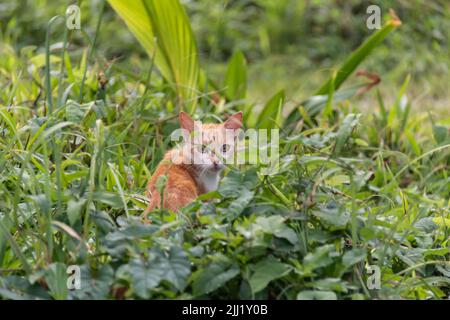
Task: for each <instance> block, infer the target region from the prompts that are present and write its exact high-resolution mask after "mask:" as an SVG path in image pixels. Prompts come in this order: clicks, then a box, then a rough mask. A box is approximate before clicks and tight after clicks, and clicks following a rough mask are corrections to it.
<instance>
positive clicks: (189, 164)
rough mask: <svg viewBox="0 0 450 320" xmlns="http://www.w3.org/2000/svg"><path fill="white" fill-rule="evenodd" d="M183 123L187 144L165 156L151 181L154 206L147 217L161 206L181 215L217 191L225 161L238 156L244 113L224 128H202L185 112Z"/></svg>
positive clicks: (231, 120) (180, 119)
mask: <svg viewBox="0 0 450 320" xmlns="http://www.w3.org/2000/svg"><path fill="white" fill-rule="evenodd" d="M179 121H180V127H181V129H183V130H182V131H183V135H182V136H183V138H184V141H183V144H182V145H181V146H179V147H177V148H174V149H172V150H169V151H168V152H167V153H166V154H165V156H164V159H163V160H162V161H161V163H160V164H159V165H158V167H157V168H156V170H155V172H154V174H153V176H152V177H151V179H150V181H149V183H148V186H147V196H148V197H149V199H150V205H149V207H148V209H147V210H146V213H148V212H149V211H151V210H152V209H154V208H161V204H162V207H163V208H165V209H170V210H172V211H174V212H177V211H179V210H180V209H181V208H182V207H184V206H186V205H187V204H189V203H191V202H192V201H193V200H195V199H196V198H197V197H198V196H199V195H201V194H204V193H208V192H211V191H213V190H216V189H217V187H218V184H219V179H220V172H221V171H222V169H223V168H224V167H225V165H224V160H225V159H226V158H227V157H230V154H231V156H232V154H233V152H234V144H235V141H236V140H235V132H236V131H237V130H238V129H240V128H241V126H242V112H239V113H236V114H234V115H232V116H231V117H230V118H229V119H228V120H227V121H225V122H224V123H222V124H203V125H201V124H200V123H197V122H194V120H193V119H192V118H191V117H190V116H189V115H188V114H186V113H184V112H181V113H180V115H179ZM230 133H231V134H232V136H231V138H230ZM163 176H165V177H166V181H165V184H164V186H163V190H164V191H163V197H162V199H161V195H160V193H159V192H158V187H157V185H158V179H160V177H163ZM160 190H161V189H160Z"/></svg>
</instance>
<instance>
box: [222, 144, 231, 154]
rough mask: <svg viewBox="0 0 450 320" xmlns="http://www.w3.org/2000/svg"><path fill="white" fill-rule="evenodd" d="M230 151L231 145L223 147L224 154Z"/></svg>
mask: <svg viewBox="0 0 450 320" xmlns="http://www.w3.org/2000/svg"><path fill="white" fill-rule="evenodd" d="M229 150H230V145H229V144H224V145H223V146H222V152H223V153H226V152H228V151H229Z"/></svg>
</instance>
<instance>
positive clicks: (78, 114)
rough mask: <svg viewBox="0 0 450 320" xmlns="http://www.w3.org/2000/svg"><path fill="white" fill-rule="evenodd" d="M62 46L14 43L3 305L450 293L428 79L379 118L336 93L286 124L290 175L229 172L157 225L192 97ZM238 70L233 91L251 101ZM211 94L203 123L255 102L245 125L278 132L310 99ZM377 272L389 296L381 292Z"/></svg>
mask: <svg viewBox="0 0 450 320" xmlns="http://www.w3.org/2000/svg"><path fill="white" fill-rule="evenodd" d="M96 19H97V20H96V21H100V20H101V19H102V17H101V16H99V17H96ZM60 23H62V20H61V21H59V22H58V20H56V21H55V22H53V24H52V29H53V28H55V29H56V28H58V26H59V24H60ZM96 25H99V26H100V23H99V24H96ZM101 30H102V29H101V26H100V28H99V29H98V30H97V31H98V32H101ZM398 32H401V31H400V30H399V31H398ZM42 34H44V32H43V33H42ZM51 34H52V33H51V32H50V33H49V36H50V38H49V46H47V47H46V48H45V47H42V48H28V49H22V50H21V51H19V50H16V49H14V48H13V46H12V45H13V43H11V42H9V41H6V42H3V43H2V44H1V45H0V57H1V59H0V86H1V90H0V297H1V298H4V299H23V298H33V299H52V298H53V299H104V298H116V299H120V298H136V299H142V298H170V299H172V298H184V299H190V298H206V297H209V298H222V299H224V298H236V299H255V298H256V299H267V298H270V299H311V298H316V299H320V298H326V299H334V298H337V299H388V298H389V299H392V298H405V299H445V298H447V297H448V296H449V295H450V280H449V279H450V277H449V276H450V260H449V258H450V244H449V242H448V239H449V236H450V169H449V168H450V114H449V113H448V108H443V109H441V110H440V111H436V110H435V109H433V108H431V107H430V109H429V110H428V111H427V109H424V108H421V105H418V103H417V102H416V101H411V100H408V97H410V96H411V95H412V94H413V93H414V92H411V85H414V82H413V81H414V79H412V80H411V79H410V78H409V77H408V76H407V75H406V74H405V75H404V83H403V85H402V84H400V85H399V86H398V88H395V90H394V89H392V88H386V87H384V86H381V87H380V88H378V89H376V90H373V91H372V92H370V93H369V94H368V95H366V96H365V99H366V100H365V105H364V106H362V105H360V104H361V101H360V100H358V99H355V98H354V97H351V98H345V99H344V98H343V99H341V100H339V97H340V96H339V94H340V92H341V91H339V90H337V91H336V92H334V90H333V91H331V93H332V98H327V99H325V100H324V103H323V104H322V105H323V107H324V109H323V110H322V109H320V110H321V111H320V110H319V112H318V114H317V116H316V117H315V118H312V117H309V116H308V114H307V113H306V111H305V109H304V108H299V111H300V114H301V116H302V117H301V118H300V120H299V121H298V122H296V123H295V127H294V128H293V129H291V130H289V132H286V130H283V129H285V128H284V127H282V128H281V129H282V130H281V141H280V142H281V145H280V156H281V162H280V164H281V165H280V168H279V171H278V172H276V173H274V174H273V175H270V176H264V175H262V174H261V172H262V170H263V169H264V168H263V167H262V166H258V165H255V166H251V165H246V166H241V167H239V168H235V167H230V168H229V169H228V170H227V172H226V176H225V178H224V179H223V181H222V183H221V185H220V188H219V190H218V192H214V193H212V194H209V195H205V196H203V197H202V199H199V200H198V201H197V202H195V203H193V204H192V205H190V206H188V207H187V208H185V209H184V210H183V212H182V213H181V214H178V215H177V214H174V213H171V212H165V211H161V212H159V211H156V212H154V213H153V214H152V215H151V219H152V223H151V224H146V223H144V222H143V221H142V220H141V219H140V216H141V214H142V212H143V211H144V209H145V207H146V202H147V200H146V198H145V196H144V194H145V185H146V183H147V181H148V179H149V177H150V175H151V173H152V172H153V170H154V169H155V167H156V165H157V164H158V162H159V161H160V160H161V158H162V156H163V154H164V152H165V151H166V150H168V149H169V148H170V147H171V143H170V138H169V134H170V133H171V132H172V130H173V129H175V128H177V123H176V115H177V113H178V111H179V109H180V107H179V101H180V92H179V91H177V86H174V85H170V82H169V83H168V82H167V80H164V79H163V78H162V77H161V76H160V75H159V73H157V72H155V70H153V62H155V63H156V67H158V62H157V61H154V60H153V59H152V58H151V57H152V55H151V52H149V56H150V57H148V58H142V59H138V60H137V61H136V60H132V59H130V60H129V61H128V60H126V59H125V61H122V62H121V63H105V62H106V61H107V59H106V57H105V56H103V55H102V54H101V53H97V51H96V49H97V48H95V47H92V46H82V45H81V46H80V48H82V49H83V50H81V51H82V54H81V55H80V54H79V53H80V48H78V47H77V48H75V49H74V48H71V47H70V45H69V46H68V47H66V46H62V47H63V48H65V49H64V50H61V49H50V44H52V43H54V42H56V41H61V39H54V38H52V35H51ZM91 36H93V37H94V38H96V37H97V33H94V34H93V35H91ZM94 38H93V39H94ZM68 42H69V44H70V35H69V40H68ZM94 42H95V41H94ZM91 43H92V39H91ZM100 44H101V42H98V43H97V46H100ZM380 46H381V45H380ZM46 58H47V59H46ZM367 59H369V60H370V57H368V58H367ZM236 61H237V62H236ZM236 61H235V62H234V63H233V65H234V66H230V67H229V68H230V70H232V71H230V72H229V73H228V74H229V76H227V77H226V76H225V75H223V79H224V83H229V84H230V85H231V84H235V85H236V87H235V88H238V89H239V90H242V88H243V87H244V88H245V86H244V85H243V84H242V82H243V81H245V80H243V79H246V78H247V74H245V70H244V68H245V63H244V62H243V61H242V59H237V58H236ZM63 62H64V63H63ZM46 66H48V68H46ZM124 66H125V67H124ZM239 72H241V73H242V74H238V73H239ZM49 74H50V77H49V76H48V75H49ZM329 75H330V74H328V76H329ZM248 76H249V77H251V74H250V75H248ZM103 78H105V79H106V81H103ZM200 78H201V77H200ZM233 79H234V80H233ZM200 82H201V81H200ZM207 83H208V81H205V83H202V84H203V86H200V88H204V89H200V91H201V95H199V97H198V102H197V109H196V116H197V117H198V118H199V119H202V120H204V121H215V117H216V116H218V117H222V118H224V116H225V113H229V112H231V111H233V109H238V108H243V109H244V110H245V111H246V115H247V119H248V120H247V121H248V122H247V123H251V122H252V121H254V120H253V119H257V117H258V116H260V114H266V115H268V116H267V117H266V116H265V117H263V118H264V119H262V120H265V121H264V127H274V126H276V125H277V124H280V123H279V122H278V121H267V120H268V118H270V119H272V120H275V119H277V120H280V121H281V120H282V119H280V110H281V107H286V108H288V109H289V107H290V108H291V109H292V108H293V107H294V106H298V103H299V101H297V99H295V98H291V96H289V95H287V96H286V98H285V96H284V93H279V94H276V92H277V91H275V90H274V92H273V93H272V95H275V96H274V99H272V100H271V101H270V102H269V103H267V104H266V108H262V110H263V111H262V113H258V112H257V111H256V109H257V108H253V104H252V103H251V101H250V102H249V101H248V100H249V99H247V100H245V101H244V102H242V101H237V102H236V101H229V100H227V101H225V100H221V101H220V102H219V103H216V102H214V101H213V99H212V96H211V95H208V93H210V92H211V90H212V89H211V88H213V87H214V86H217V89H219V90H222V89H223V87H222V83H219V84H217V83H212V81H211V84H207ZM208 85H210V86H211V87H208ZM249 85H251V79H249ZM318 88H319V86H318V87H316V88H313V90H312V91H310V94H312V93H314V92H315V91H317V90H314V89H318ZM277 89H278V88H277ZM290 89H291V90H292V88H290ZM239 90H236V91H235V92H231V91H232V90H230V92H231V93H229V94H231V95H235V94H236V92H238V91H239ZM393 90H394V96H392V93H391V91H393ZM386 91H389V93H390V94H389V95H388V98H389V99H385V92H386ZM238 93H239V94H236V95H235V96H233V98H236V99H240V98H242V97H243V95H242V92H238ZM244 96H245V95H244ZM306 98H307V97H306ZM267 100H268V99H266V100H265V101H267ZM280 102H281V105H280ZM419 103H420V101H419ZM254 125H255V126H257V125H258V123H255V124H254ZM206 199H210V200H212V201H210V202H204V201H202V200H206ZM69 265H79V266H80V267H81V271H82V288H81V290H73V291H69V290H68V289H67V287H66V281H67V276H68V275H67V273H66V268H67V267H68V266H69ZM374 265H375V266H378V267H379V268H380V270H381V288H380V289H379V290H373V289H369V288H368V286H367V280H368V277H369V276H370V274H369V273H368V272H367V271H366V268H367V267H368V266H374ZM369 280H370V279H369Z"/></svg>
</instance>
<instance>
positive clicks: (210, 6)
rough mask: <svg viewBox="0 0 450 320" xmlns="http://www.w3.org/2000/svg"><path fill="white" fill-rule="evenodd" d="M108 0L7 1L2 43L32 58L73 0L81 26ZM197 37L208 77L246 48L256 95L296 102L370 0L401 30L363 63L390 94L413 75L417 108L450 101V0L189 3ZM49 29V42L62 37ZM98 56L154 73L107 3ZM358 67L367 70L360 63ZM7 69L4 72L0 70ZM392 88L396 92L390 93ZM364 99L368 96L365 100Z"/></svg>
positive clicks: (352, 41)
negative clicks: (392, 15) (391, 13)
mask: <svg viewBox="0 0 450 320" xmlns="http://www.w3.org/2000/svg"><path fill="white" fill-rule="evenodd" d="M101 2H102V1H101V0H91V1H78V2H76V1H75V2H73V1H51V0H6V1H5V0H2V1H1V3H0V30H1V32H0V40H1V42H2V49H1V50H5V46H12V47H13V49H14V50H16V51H17V52H21V54H23V55H26V54H29V55H30V56H31V55H32V54H36V53H39V52H43V50H44V48H43V45H44V40H45V29H46V25H47V22H48V21H49V19H51V18H52V17H53V16H55V15H58V14H59V15H64V13H65V9H66V8H67V6H68V5H69V4H73V3H77V4H79V6H80V8H81V20H82V21H81V25H82V29H83V30H84V31H85V32H86V33H87V34H88V35H90V36H92V35H93V34H94V32H95V28H96V24H97V19H98V13H99V10H100V9H99V8H100V5H101ZM182 2H183V4H184V5H185V7H186V8H187V11H188V14H189V17H190V19H191V23H192V26H193V29H194V32H195V35H196V37H197V42H198V46H199V49H200V56H201V60H202V65H203V66H204V67H205V70H206V72H207V73H208V74H209V76H210V77H211V78H212V79H214V78H217V79H221V78H222V77H223V73H224V72H225V66H226V62H227V60H228V59H229V58H230V56H231V55H232V53H233V52H234V51H235V50H237V49H239V50H241V51H243V52H244V54H245V56H246V58H247V61H248V66H249V97H248V98H249V99H251V101H254V102H262V101H266V100H267V99H268V98H269V97H270V96H271V95H273V94H274V93H275V92H276V91H277V90H280V89H285V90H286V92H287V95H288V97H289V98H290V99H293V100H295V101H297V100H301V99H302V98H305V97H308V96H309V95H310V94H311V93H312V90H313V88H317V87H318V86H319V85H320V84H321V83H322V81H323V80H324V79H326V78H327V77H329V76H330V74H331V73H332V72H333V70H334V69H333V68H336V67H338V65H339V63H340V62H341V61H343V59H344V57H346V56H348V54H349V53H350V52H351V51H352V50H353V49H355V48H356V47H357V46H358V45H359V44H360V43H361V42H362V41H363V40H364V39H366V38H367V37H368V36H369V35H370V34H371V33H372V32H374V31H373V30H369V29H368V28H367V27H366V19H367V17H368V14H367V13H366V9H367V7H368V6H369V5H371V4H376V5H379V6H380V8H381V12H382V15H383V17H386V16H387V15H388V9H389V8H393V9H394V10H395V11H396V13H397V15H398V16H399V17H400V19H401V20H402V23H403V25H402V27H401V28H399V29H398V30H397V31H396V32H394V33H393V34H392V35H390V36H389V37H388V39H387V41H385V42H384V43H383V45H382V47H380V48H377V50H375V52H374V53H373V55H372V56H371V57H370V58H369V59H368V61H367V62H365V63H364V64H363V65H362V67H361V68H362V69H364V70H367V71H369V72H374V73H377V74H378V75H380V76H381V78H382V83H381V85H380V88H381V89H382V90H383V94H384V95H385V96H388V97H389V96H393V95H394V93H395V91H396V90H397V88H398V87H399V86H400V85H401V83H402V82H403V80H404V79H405V77H406V76H407V74H411V76H412V81H411V88H412V89H410V92H412V95H413V96H412V97H411V98H413V99H418V100H419V101H421V103H419V104H418V106H419V107H422V106H423V107H425V108H438V109H445V108H448V107H449V103H448V98H449V86H450V85H449V83H450V81H449V80H450V79H449V65H450V50H449V42H450V36H449V31H448V30H450V1H447V0H432V1H426V0H397V1H394V0H387V1H356V0H332V1H325V0H305V1H299V0H277V1H272V0H228V1H226V0H184V1H182ZM62 32H63V30H62V28H59V29H57V30H54V31H52V44H53V45H54V46H55V47H57V45H58V44H57V42H58V41H61V39H62ZM71 37H72V38H71V42H70V43H71V46H70V48H69V50H70V51H71V55H72V56H74V57H79V58H80V59H81V54H82V51H83V49H85V48H86V47H87V37H86V36H85V35H84V34H83V32H81V31H80V32H73V33H71ZM96 56H97V57H99V56H100V57H106V59H108V60H115V61H116V63H117V64H118V66H122V67H123V68H124V69H127V70H128V71H130V72H132V73H136V72H137V73H139V72H141V71H142V70H147V65H148V64H149V60H148V57H147V56H146V54H145V52H144V50H143V48H142V47H141V46H140V45H139V43H138V42H137V41H136V40H135V39H134V37H133V36H132V34H131V33H130V32H129V31H128V30H127V28H126V27H125V25H124V23H123V22H122V21H120V19H119V17H118V16H117V15H116V13H115V12H114V11H113V10H112V8H111V7H110V6H109V5H108V4H106V8H105V14H104V17H103V21H102V28H101V32H100V34H99V35H98V42H97V45H96ZM361 68H360V69H361ZM0 76H1V75H0ZM391 91H392V92H391ZM363 99H364V98H363Z"/></svg>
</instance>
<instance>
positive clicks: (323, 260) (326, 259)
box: [303, 244, 335, 270]
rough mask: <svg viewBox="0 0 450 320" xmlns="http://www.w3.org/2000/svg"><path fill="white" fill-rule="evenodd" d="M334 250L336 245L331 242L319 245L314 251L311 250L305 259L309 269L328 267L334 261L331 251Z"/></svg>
mask: <svg viewBox="0 0 450 320" xmlns="http://www.w3.org/2000/svg"><path fill="white" fill-rule="evenodd" d="M334 251H335V249H334V246H333V245H331V244H327V245H323V246H321V247H318V248H316V249H315V250H314V251H313V252H310V253H308V254H307V255H306V256H305V258H304V259H303V264H304V266H305V268H306V269H307V270H314V269H317V268H321V267H326V266H328V265H330V264H331V263H333V258H332V257H331V253H332V252H334Z"/></svg>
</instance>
